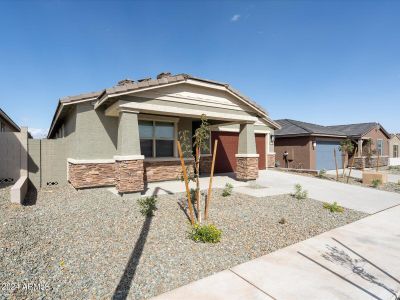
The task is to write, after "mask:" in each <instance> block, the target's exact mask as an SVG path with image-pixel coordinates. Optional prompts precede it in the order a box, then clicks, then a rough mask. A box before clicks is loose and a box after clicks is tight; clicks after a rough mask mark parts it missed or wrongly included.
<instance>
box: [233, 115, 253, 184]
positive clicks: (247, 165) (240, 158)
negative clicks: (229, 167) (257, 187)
mask: <svg viewBox="0 0 400 300" xmlns="http://www.w3.org/2000/svg"><path fill="white" fill-rule="evenodd" d="M258 157H259V155H258V154H257V150H256V137H255V134H254V124H253V123H246V124H240V132H239V147H238V153H237V154H236V178H237V179H238V180H255V179H256V178H257V177H258Z"/></svg>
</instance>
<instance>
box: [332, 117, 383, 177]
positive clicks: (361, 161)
mask: <svg viewBox="0 0 400 300" xmlns="http://www.w3.org/2000/svg"><path fill="white" fill-rule="evenodd" d="M327 128H329V129H333V130H337V131H341V132H343V133H344V134H346V136H347V137H348V138H349V139H351V140H352V141H353V143H354V146H355V147H356V149H357V153H356V157H355V160H354V167H355V168H358V169H363V168H369V167H374V166H376V163H377V158H378V156H379V160H380V161H379V165H380V166H387V165H388V163H389V140H390V134H389V133H388V132H387V131H386V130H385V128H383V126H382V125H381V124H379V123H377V122H370V123H358V124H348V125H334V126H327ZM351 160H352V157H351V156H350V157H349V164H350V163H351Z"/></svg>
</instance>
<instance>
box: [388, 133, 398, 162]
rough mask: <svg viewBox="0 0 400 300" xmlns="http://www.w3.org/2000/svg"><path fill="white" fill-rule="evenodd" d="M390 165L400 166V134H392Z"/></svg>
mask: <svg viewBox="0 0 400 300" xmlns="http://www.w3.org/2000/svg"><path fill="white" fill-rule="evenodd" d="M389 165H391V166H395V165H396V166H398V165H400V134H392V135H391V138H390V140H389Z"/></svg>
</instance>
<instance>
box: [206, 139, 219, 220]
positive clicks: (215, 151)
mask: <svg viewBox="0 0 400 300" xmlns="http://www.w3.org/2000/svg"><path fill="white" fill-rule="evenodd" d="M217 146H218V140H215V142H214V151H213V157H212V163H211V172H210V183H209V185H208V194H207V200H206V208H205V212H204V220H207V218H208V208H209V206H210V202H211V191H212V180H213V176H214V166H215V157H216V156H217Z"/></svg>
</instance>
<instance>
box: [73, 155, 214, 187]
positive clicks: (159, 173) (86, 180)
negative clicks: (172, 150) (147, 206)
mask: <svg viewBox="0 0 400 300" xmlns="http://www.w3.org/2000/svg"><path fill="white" fill-rule="evenodd" d="M202 159H204V160H207V159H208V157H202ZM185 164H186V166H188V167H189V170H190V172H191V173H193V160H192V159H185ZM210 166H211V161H210ZM181 174H182V167H181V162H180V160H178V159H176V160H154V161H152V160H148V161H144V162H143V160H123V161H115V163H71V162H69V163H68V176H69V181H70V183H71V184H72V186H73V187H74V188H77V189H79V188H89V187H101V186H116V187H117V190H118V191H119V192H121V193H124V192H125V193H126V192H136V191H142V190H143V189H144V183H145V182H155V181H165V180H176V179H178V178H180V177H181Z"/></svg>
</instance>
